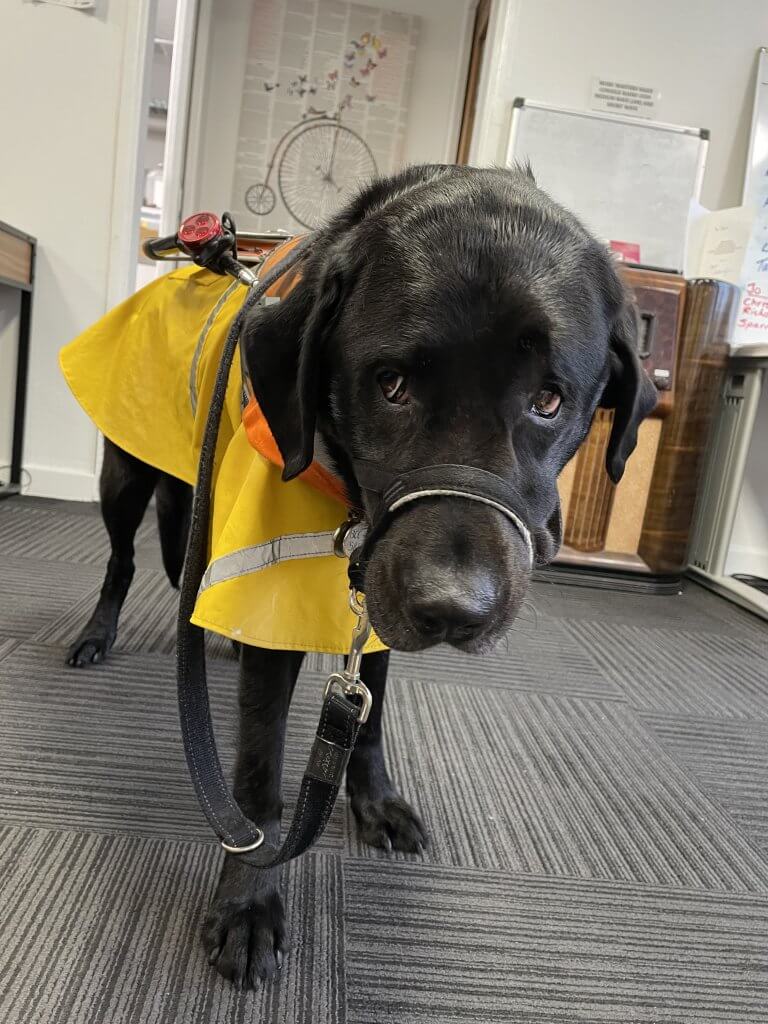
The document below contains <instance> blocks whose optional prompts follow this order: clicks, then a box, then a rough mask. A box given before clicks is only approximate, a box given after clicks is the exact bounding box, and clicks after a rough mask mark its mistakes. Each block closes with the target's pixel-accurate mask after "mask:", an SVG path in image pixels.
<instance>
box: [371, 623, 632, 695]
mask: <svg viewBox="0 0 768 1024" xmlns="http://www.w3.org/2000/svg"><path fill="white" fill-rule="evenodd" d="M390 675H391V676H402V677H405V678H409V679H422V680H429V681H430V682H467V683H472V684H474V685H476V686H482V687H501V688H503V689H510V690H532V691H534V692H536V693H547V692H549V693H561V694H565V695H572V696H581V697H600V698H611V697H614V698H621V691H620V690H619V689H618V688H617V687H616V685H615V683H613V682H612V681H611V679H610V678H609V677H608V676H607V675H605V674H604V673H603V672H601V670H600V668H599V666H598V664H597V662H596V661H595V659H594V658H593V657H592V656H591V654H590V653H589V651H588V650H587V649H586V648H585V647H583V646H582V645H581V644H579V643H577V642H576V640H574V638H573V637H572V636H571V635H570V634H569V633H568V632H567V631H566V629H565V628H564V626H563V624H562V623H560V622H558V621H556V620H554V619H552V620H549V621H545V620H541V621H540V622H539V623H538V624H537V625H536V627H535V628H532V627H529V628H527V629H520V630H515V631H513V632H511V633H509V635H508V636H507V637H506V639H505V641H504V643H503V644H502V645H501V646H500V647H499V648H498V649H497V650H496V651H493V652H490V653H488V654H482V655H476V654H463V653H461V652H459V651H456V650H454V649H452V648H450V647H447V646H440V647H436V648H433V649H432V650H429V651H423V652H419V653H416V654H404V653H400V652H395V653H393V655H392V660H391V668H390Z"/></svg>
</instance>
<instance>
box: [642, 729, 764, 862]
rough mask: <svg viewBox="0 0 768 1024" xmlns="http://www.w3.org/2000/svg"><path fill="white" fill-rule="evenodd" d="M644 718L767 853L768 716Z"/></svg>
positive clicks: (711, 794)
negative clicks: (751, 718) (745, 719)
mask: <svg viewBox="0 0 768 1024" xmlns="http://www.w3.org/2000/svg"><path fill="white" fill-rule="evenodd" d="M642 720H643V724H644V725H645V726H646V728H648V729H649V730H650V731H651V732H652V733H653V734H654V736H655V737H656V739H657V740H658V741H659V743H660V744H661V745H662V746H663V747H664V749H665V750H667V751H668V752H669V753H670V754H671V755H672V756H673V757H674V758H675V760H676V761H677V762H678V763H679V764H681V765H682V766H683V767H684V768H685V769H686V770H687V771H688V772H689V773H690V774H691V776H692V777H693V778H694V779H695V780H696V782H697V783H698V784H699V786H700V787H701V788H702V789H703V790H704V791H705V792H706V793H707V795H708V796H709V797H711V798H712V799H713V800H715V801H717V803H719V804H720V805H721V806H722V807H724V808H725V810H726V811H727V812H728V814H730V816H731V817H732V818H733V819H734V821H736V822H737V823H738V825H739V827H740V829H741V830H742V831H743V832H744V833H745V834H746V835H748V836H749V837H750V838H751V839H752V840H753V842H754V843H755V844H756V845H757V846H759V847H760V848H761V849H762V850H763V852H764V853H765V855H766V857H768V722H760V723H758V722H743V721H740V720H734V719H730V720H717V719H711V718H691V717H685V718H683V717H668V716H662V715H643V716H642Z"/></svg>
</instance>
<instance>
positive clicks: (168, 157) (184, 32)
mask: <svg viewBox="0 0 768 1024" xmlns="http://www.w3.org/2000/svg"><path fill="white" fill-rule="evenodd" d="M199 13H200V0H177V2H176V22H175V25H174V30H173V57H172V59H171V86H170V91H169V96H168V123H167V127H166V133H165V152H164V156H163V167H164V173H163V212H162V214H161V216H160V234H161V235H172V234H175V232H176V230H177V228H178V226H179V222H180V220H181V215H182V204H183V200H184V172H185V166H186V158H187V140H188V137H189V119H190V108H191V102H192V73H193V70H194V64H195V49H196V39H197V25H198V16H199ZM161 269H163V270H167V269H168V268H167V267H164V268H163V267H162V265H160V266H159V267H158V271H160V270H161Z"/></svg>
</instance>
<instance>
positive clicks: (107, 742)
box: [0, 498, 768, 1024]
mask: <svg viewBox="0 0 768 1024" xmlns="http://www.w3.org/2000/svg"><path fill="white" fill-rule="evenodd" d="M106 556H107V539H106V535H105V533H104V530H103V527H102V525H101V520H100V517H99V513H98V509H97V508H96V507H95V506H89V505H76V504H68V503H63V502H49V501H42V500H35V499H30V498H16V499H11V500H8V501H5V502H0V1022H2V1024H28V1022H32V1021H34V1022H35V1024H145V1022H146V1024H192V1022H195V1024H198V1022H199V1024H256V1022H258V1024H387V1022H393V1024H427V1022H435V1024H481V1022H482V1024H508V1022H512V1024H518V1022H521V1024H522V1022H535V1024H555V1022H557V1024H572V1022H573V1024H576V1022H578V1024H587V1022H588V1024H593V1022H594V1024H597V1022H610V1024H673V1022H674V1024H683V1022H685V1024H704V1022H707V1024H710V1022H722V1024H736V1022H739V1024H751V1022H755V1024H757V1022H761V1024H766V1022H768V668H767V667H766V639H767V638H768V629H766V626H765V624H764V623H762V622H761V621H760V620H758V619H757V618H754V617H752V616H750V615H749V614H748V613H746V612H742V611H740V610H738V609H737V608H735V607H733V606H732V605H729V604H728V603H727V602H724V601H722V600H721V599H719V598H717V597H715V596H713V595H711V594H709V593H708V592H707V591H705V590H703V589H701V588H699V587H697V586H695V585H693V584H689V585H687V586H686V589H685V591H684V593H683V594H682V595H680V596H676V597H652V596H637V595H631V594H617V593H609V592H605V591H599V590H591V589H583V588H572V587H563V586H560V585H555V584H536V585H534V587H533V589H532V594H531V598H530V601H529V602H528V604H527V606H526V608H525V610H524V612H523V614H522V616H521V618H520V620H519V621H518V623H517V626H516V629H515V631H514V632H513V633H511V634H510V637H509V641H508V643H507V645H506V647H505V649H504V650H502V651H499V652H498V653H496V654H494V655H491V656H489V657H486V658H482V659H481V658H476V659H474V658H471V657H468V656H462V655H460V654H458V653H456V652H454V651H451V650H449V649H437V650H435V651H432V652H428V653H426V654H422V655H394V656H393V659H392V669H391V675H390V678H391V684H390V689H389V695H388V704H387V708H386V713H385V715H386V724H387V740H386V742H387V752H388V756H389V763H390V766H391V769H392V774H393V775H394V777H395V779H396V780H397V783H398V784H399V786H400V788H401V790H402V792H403V793H404V794H405V795H406V797H408V798H409V799H410V800H411V801H412V802H413V803H414V805H415V806H416V807H417V808H418V809H419V810H420V812H421V814H422V816H423V817H424V819H425V821H426V823H427V826H428V828H429V831H430V833H431V837H432V841H431V846H430V848H429V850H428V851H427V852H426V853H425V854H424V855H423V856H409V855H402V854H390V855H388V854H386V853H385V852H384V851H379V850H373V849H370V848H368V847H365V846H363V845H362V844H361V843H360V842H359V841H358V839H357V836H356V833H355V829H354V823H353V821H352V820H351V815H350V812H349V810H348V808H347V807H346V806H345V802H344V801H343V800H340V801H339V804H338V806H337V808H336V811H335V813H334V816H333V818H332V821H331V823H330V825H329V827H328V829H327V831H326V833H325V835H324V837H323V839H322V840H321V841H320V843H319V844H318V846H317V847H316V848H315V850H314V851H313V852H311V853H309V854H307V855H305V856H304V857H302V858H301V859H300V860H299V861H298V862H294V864H293V865H291V866H290V867H289V868H288V869H286V870H285V871H284V888H285V893H286V900H287V906H288V908H289V916H290V929H291V950H290V955H289V956H288V957H287V958H286V962H285V966H284V968H283V971H282V973H281V975H280V977H279V979H278V980H276V981H275V982H272V983H269V984H267V985H266V986H264V987H263V988H262V989H261V990H260V991H258V992H255V993H241V992H237V991H235V990H234V989H233V988H232V987H231V986H229V985H228V984H227V983H226V982H224V981H223V980H222V979H221V978H220V977H219V976H218V974H216V973H215V971H214V970H213V969H212V968H211V967H209V966H208V964H207V962H206V960H205V956H204V954H203V951H202V948H201V944H200V941H199V933H200V928H201V922H202V919H203V916H204V914H205V909H206V906H207V904H208V902H209V900H210V897H211V895H212V892H213V888H214V885H215V881H216V876H217V873H218V870H219V868H220V865H221V859H222V856H223V854H222V853H221V852H220V850H219V848H218V847H217V845H216V844H215V842H214V841H213V840H212V838H211V836H210V834H209V832H208V828H207V826H206V823H205V821H204V819H203V817H202V815H201V813H200V811H199V810H198V808H197V806H196V803H195V798H194V795H193V792H192V787H191V783H190V782H189V780H188V778H187V774H186V768H185V765H184V757H183V752H182V748H181V743H180V738H179V732H178V728H177V719H176V708H175V668H174V654H173V644H174V619H175V609H176V594H175V592H174V591H173V590H172V589H171V588H170V586H169V584H168V583H167V581H166V580H165V577H164V576H163V574H162V571H161V569H160V555H159V546H158V541H157V535H156V531H155V528H154V523H153V517H152V516H151V515H150V516H148V517H147V520H146V522H145V524H144V525H143V526H142V528H141V531H140V534H139V537H138V541H137V565H138V569H137V573H136V578H135V581H134V585H133V587H132V590H131V592H130V594H129V597H128V600H127V602H126V605H125V609H124V612H123V616H122V620H121V626H120V635H119V640H118V643H117V646H116V648H115V650H114V651H113V652H112V655H111V656H110V658H109V660H108V661H107V663H105V664H104V665H100V666H97V667H94V668H92V669H90V670H88V671H82V672H75V671H72V670H70V669H67V668H65V667H64V650H65V647H66V645H67V644H68V642H69V641H70V640H71V639H72V638H73V637H74V636H75V635H76V634H77V632H78V629H79V628H80V626H81V625H82V623H83V622H84V621H85V619H86V618H87V617H88V615H89V614H90V611H91V609H92V607H93V605H94V603H95V600H96V597H97V595H98V591H99V588H100V585H101V578H102V571H103V566H104V563H105V560H106ZM211 654H212V658H211V661H210V666H211V667H210V675H211V687H212V694H213V702H214V711H215V715H216V718H217V722H218V734H219V738H220V742H221V746H222V750H223V759H224V761H225V763H227V764H231V760H232V749H233V736H234V705H235V690H236V685H235V677H236V665H235V661H234V658H233V657H232V655H231V653H230V650H229V645H228V642H225V641H222V639H221V638H213V637H212V638H211ZM331 664H333V665H334V666H335V659H329V658H327V657H323V656H314V657H310V658H308V659H307V662H306V665H305V668H304V671H303V675H302V679H301V681H300V684H299V687H298V689H297V695H296V699H295V701H294V706H293V707H292V710H291V719H290V724H289V736H288V754H287V759H286V768H285V772H286V778H285V792H286V797H287V803H288V807H287V813H288V812H289V811H290V810H291V807H290V803H291V801H292V800H295V798H296V795H297V792H298V783H299V779H300V776H301V771H302V769H303V765H304V762H305V759H306V754H307V751H308V749H309V746H310V742H311V736H312V733H313V731H314V728H315V725H316V716H317V712H318V707H319V701H320V690H321V686H322V682H323V673H324V672H326V671H327V670H328V668H329V667H330V665H331Z"/></svg>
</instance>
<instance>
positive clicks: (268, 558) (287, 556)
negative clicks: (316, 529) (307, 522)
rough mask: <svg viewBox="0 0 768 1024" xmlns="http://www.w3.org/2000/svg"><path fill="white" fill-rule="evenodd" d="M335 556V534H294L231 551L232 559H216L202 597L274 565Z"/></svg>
mask: <svg viewBox="0 0 768 1024" xmlns="http://www.w3.org/2000/svg"><path fill="white" fill-rule="evenodd" d="M332 554H333V531H328V532H325V533H293V534H287V535H286V536H285V537H274V538H273V539H272V540H268V541H265V542H264V543H263V544H254V545H253V546H252V547H249V548H239V549H238V550H237V551H230V553H229V554H228V555H222V556H221V558H215V559H214V560H213V561H212V562H211V564H210V565H209V566H208V568H207V569H206V570H205V575H204V576H203V580H202V583H201V584H200V590H199V591H198V593H200V594H202V592H203V591H204V590H207V589H208V588H209V587H214V586H216V584H217V583H223V582H224V581H225V580H232V579H236V578H237V577H238V576H248V575H249V574H250V573H253V572H259V571H260V570H261V569H266V568H267V567H268V566H270V565H277V564H278V563H279V562H288V561H291V560H292V559H295V558H317V557H318V556H319V555H332Z"/></svg>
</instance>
